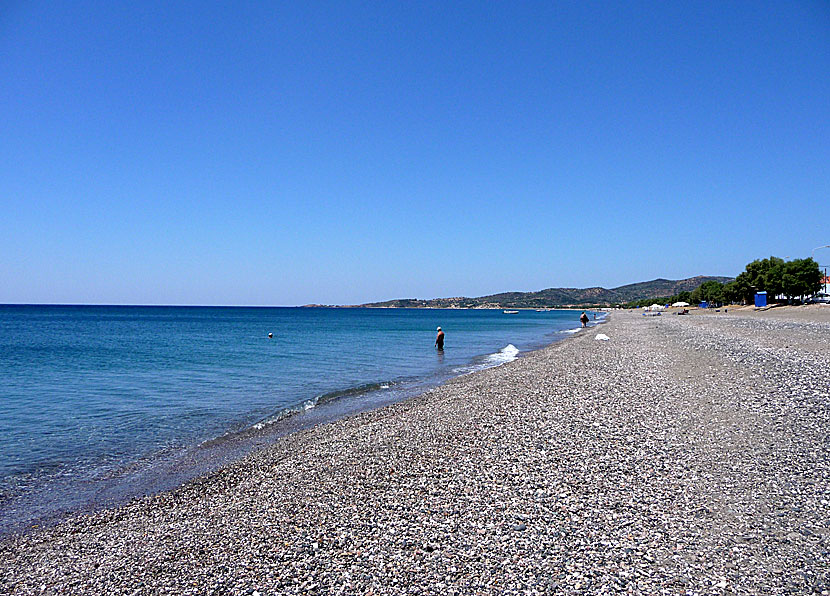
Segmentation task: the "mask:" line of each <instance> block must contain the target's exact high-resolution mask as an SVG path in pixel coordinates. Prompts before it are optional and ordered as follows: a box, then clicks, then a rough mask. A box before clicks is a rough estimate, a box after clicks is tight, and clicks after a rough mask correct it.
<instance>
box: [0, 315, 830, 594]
mask: <svg viewBox="0 0 830 596" xmlns="http://www.w3.org/2000/svg"><path fill="white" fill-rule="evenodd" d="M609 318H610V321H609V322H608V323H606V324H605V326H604V327H603V329H602V331H603V333H605V334H607V335H608V336H610V338H611V339H610V341H607V342H600V341H595V340H594V336H595V335H596V333H595V332H594V330H591V329H589V330H587V331H583V332H580V333H577V334H574V336H573V337H570V338H567V340H566V341H559V342H556V343H554V344H552V345H550V346H548V347H546V348H542V349H540V350H538V351H535V352H532V353H529V354H527V355H525V356H524V357H523V358H520V359H517V360H515V361H513V362H509V363H507V364H504V365H502V366H499V367H495V368H490V369H486V370H483V371H478V372H476V373H473V374H469V375H465V376H461V377H456V378H455V379H452V380H450V381H448V382H447V383H445V384H444V385H441V386H440V387H437V388H435V389H432V390H430V391H428V392H426V393H424V394H422V395H420V396H417V397H414V398H411V399H409V400H406V401H403V402H399V403H396V404H393V405H390V406H386V407H384V408H382V409H379V410H373V411H369V412H364V413H360V414H357V415H354V416H351V417H348V418H344V419H340V420H337V421H334V422H331V423H328V424H325V425H322V426H317V427H314V428H311V429H307V430H301V431H299V432H297V433H294V434H292V435H289V436H288V437H285V438H283V439H281V440H280V441H279V442H277V443H276V444H274V445H272V446H269V447H265V448H264V449H262V450H260V451H257V452H255V453H252V454H249V455H248V456H245V457H244V458H242V459H241V460H239V461H238V462H236V463H234V464H231V465H229V466H226V467H224V468H222V469H220V470H219V471H217V472H215V473H213V474H210V475H208V476H206V477H203V478H200V479H197V480H194V481H191V482H189V483H187V484H185V485H184V486H182V487H180V488H178V489H176V490H174V491H171V492H167V493H162V494H159V495H155V496H151V497H146V498H141V499H136V500H134V501H133V502H131V503H129V504H127V505H126V506H124V507H120V508H117V509H111V510H105V511H101V512H97V513H94V514H92V515H88V516H77V517H74V518H71V519H69V520H67V521H66V522H64V523H62V524H60V525H58V526H55V527H52V528H47V529H45V530H41V531H35V532H32V533H30V534H27V535H24V536H19V537H7V538H6V539H3V540H2V541H1V542H0V553H2V559H3V561H2V563H0V578H2V580H1V581H2V583H0V585H2V587H3V588H4V590H5V591H6V592H8V593H10V594H28V593H75V594H77V593H101V592H102V591H103V592H107V593H193V594H197V593H198V594H201V593H233V594H236V593H239V594H244V593H253V591H259V592H260V593H261V594H270V593H320V594H323V593H338V592H339V593H345V594H352V593H360V594H365V593H374V594H409V593H419V594H438V593H459V594H466V593H493V594H495V593H534V592H535V593H594V592H601V591H602V590H609V589H614V590H618V589H622V590H624V591H627V592H629V593H643V594H646V593H656V592H664V593H678V594H680V593H693V594H696V593H713V592H714V593H725V592H726V591H727V590H729V591H732V592H736V593H773V592H776V591H783V590H788V589H797V591H801V592H807V591H813V590H816V589H818V591H819V592H820V591H821V589H826V588H827V587H828V583H829V582H830V578H828V577H827V575H828V572H827V570H828V569H830V566H829V565H828V562H830V559H828V554H827V542H826V540H825V532H826V531H827V530H826V526H825V525H824V520H826V518H827V511H828V507H827V502H826V500H825V501H822V499H821V495H822V494H826V492H827V489H828V486H827V484H828V477H830V476H829V475H828V462H827V457H826V453H824V452H823V451H822V450H821V447H820V446H821V445H823V444H824V443H823V441H824V440H825V439H826V433H825V431H824V429H825V428H826V423H827V422H828V421H827V419H826V418H827V414H826V410H827V408H826V405H827V394H826V390H825V391H824V392H822V389H821V387H825V389H826V387H827V386H828V385H822V383H824V382H825V381H827V376H828V372H827V370H828V367H827V366H826V365H827V350H826V347H827V342H828V337H830V330H829V329H828V326H827V325H826V324H825V323H821V322H819V323H814V322H810V323H803V324H794V323H793V322H792V321H790V320H787V321H779V320H776V319H774V318H769V317H767V318H755V317H742V316H738V315H737V314H736V315H734V316H733V315H732V313H731V312H730V313H729V314H726V315H724V316H721V317H714V316H713V317H676V316H663V317H654V318H651V317H642V316H638V315H636V314H635V313H627V312H615V313H612V314H611V316H610V317H609ZM785 335H786V336H789V337H791V338H792V341H791V342H790V344H791V345H789V346H781V345H779V344H778V343H777V342H779V340H780V338H781V337H782V336H785ZM822 348H823V350H822ZM736 398H737V399H736ZM784 414H786V415H784ZM816 445H818V446H819V448H817V447H816ZM41 588H43V590H42V591H41Z"/></svg>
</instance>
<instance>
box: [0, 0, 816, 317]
mask: <svg viewBox="0 0 830 596" xmlns="http://www.w3.org/2000/svg"><path fill="white" fill-rule="evenodd" d="M828 164H830V5H828V4H827V3H826V2H821V1H816V2H781V3H764V2H738V3H720V2H718V3H704V2H689V3H674V2H668V3H665V2H624V3H592V2H588V3H586V2H572V3H563V2H539V3H519V4H518V5H514V3H481V2H470V3H450V2H435V3H376V2H367V3H346V2H337V3H334V2H332V3H316V2H309V3H305V2H292V3H289V2H286V3H278V2H273V3H267V2H266V3H244V2H228V3H205V2H192V3H190V2H173V3H170V2H158V3H153V2H139V3H115V2H81V1H78V2H65V3H52V2H43V3H36V2H11V3H9V2H5V3H3V4H2V5H0V213H2V214H3V216H2V217H1V218H0V302H5V303H21V302H23V303H108V304H263V305H292V304H304V303H310V302H319V303H355V302H363V301H370V300H382V299H388V298H398V297H419V298H431V297H436V296H456V295H468V296H475V295H482V294H487V293H492V292H499V291H509V290H538V289H542V288H547V287H556V286H571V287H573V286H576V287H585V286H594V285H601V286H605V287H613V286H617V285H621V284H625V283H631V282H637V281H643V280H648V279H653V278H655V277H668V278H683V277H688V276H692V275H699V274H705V275H735V274H737V273H738V272H740V271H741V270H742V269H743V266H744V265H745V264H746V263H747V262H748V261H750V260H752V259H754V258H759V257H765V256H769V255H771V254H773V255H776V256H781V257H791V258H797V257H805V256H810V252H811V250H812V249H813V248H814V247H816V246H819V245H823V244H830V165H828ZM824 252H825V253H830V251H824ZM817 256H822V253H821V252H819V253H817ZM820 260H821V262H822V264H824V263H825V262H827V264H830V254H827V255H826V256H824V257H823V258H822V259H820Z"/></svg>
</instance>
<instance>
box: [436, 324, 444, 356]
mask: <svg viewBox="0 0 830 596" xmlns="http://www.w3.org/2000/svg"><path fill="white" fill-rule="evenodd" d="M435 347H436V348H438V351H439V352H443V351H444V332H443V331H441V328H440V327H439V328H438V335H437V336H436V337H435Z"/></svg>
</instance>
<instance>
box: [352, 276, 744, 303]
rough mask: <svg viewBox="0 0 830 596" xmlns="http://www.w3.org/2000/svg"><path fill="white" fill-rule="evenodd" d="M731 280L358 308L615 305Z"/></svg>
mask: <svg viewBox="0 0 830 596" xmlns="http://www.w3.org/2000/svg"><path fill="white" fill-rule="evenodd" d="M731 280H732V278H731V277H713V276H705V275H698V276H697V277H690V278H688V279H677V280H673V279H654V280H652V281H643V282H640V283H636V284H628V285H625V286H620V287H618V288H613V289H610V290H608V289H606V288H548V289H547V290H540V291H538V292H504V293H501V294H491V295H489V296H480V297H478V298H466V297H456V298H433V299H431V300H419V299H417V298H401V299H397V300H387V301H385V302H370V303H368V304H360V305H357V306H363V307H370V308H551V307H554V306H586V305H613V304H622V303H624V302H630V301H632V300H643V299H646V298H661V297H665V296H673V295H675V294H678V293H680V292H691V291H692V290H694V289H696V288H697V287H698V286H700V285H701V284H702V283H703V282H706V281H718V282H721V283H725V282H728V281H731Z"/></svg>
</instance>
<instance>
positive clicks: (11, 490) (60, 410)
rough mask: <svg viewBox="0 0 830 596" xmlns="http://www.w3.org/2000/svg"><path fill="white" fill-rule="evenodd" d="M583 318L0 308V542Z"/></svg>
mask: <svg viewBox="0 0 830 596" xmlns="http://www.w3.org/2000/svg"><path fill="white" fill-rule="evenodd" d="M578 316H579V312H574V311H548V312H536V311H520V313H519V314H513V315H505V314H504V313H503V312H502V311H500V310H499V311H493V310H418V309H325V308H319V309H318V308H214V307H118V306H112V307H107V306H90V307H85V306H0V405H2V410H0V454H2V457H0V532H2V531H9V530H10V529H20V527H21V526H22V525H26V524H31V523H33V522H35V521H43V520H45V519H47V518H49V517H50V516H54V515H56V514H59V513H61V512H65V511H72V510H77V509H80V508H84V507H89V506H92V505H96V504H98V505H99V504H102V503H109V502H111V501H116V500H118V499H119V498H125V497H129V496H133V495H135V494H141V493H143V492H148V491H152V490H159V489H163V488H169V487H170V486H171V485H173V484H175V483H177V482H180V481H181V480H183V479H186V478H188V477H190V476H192V475H195V474H197V473H203V472H204V471H206V470H209V469H210V468H211V467H212V466H213V467H215V466H216V465H219V464H221V463H223V462H225V461H227V460H228V458H230V457H235V456H238V455H239V454H240V453H241V452H244V451H245V450H247V449H250V448H251V447H252V446H256V445H259V444H262V443H263V442H267V441H268V440H271V439H272V438H273V437H274V436H279V434H280V433H282V434H285V432H290V431H291V430H294V429H296V428H301V427H303V426H308V425H311V424H315V423H317V422H320V421H325V420H329V419H332V418H336V417H338V416H342V415H344V414H348V413H351V412H354V411H359V410H365V409H369V408H372V407H377V406H379V405H383V404H385V403H390V402H393V401H397V400H400V399H403V398H405V397H407V396H409V395H412V394H414V393H417V392H419V391H422V390H423V389H424V388H426V387H428V386H431V385H434V384H437V383H440V382H441V381H443V380H446V379H447V378H450V377H453V376H457V375H459V374H463V373H465V372H470V371H472V370H475V369H477V368H482V367H486V366H493V365H497V364H499V363H503V362H506V361H508V360H511V359H513V358H515V357H516V355H517V354H518V353H520V352H522V351H526V350H530V349H533V348H537V347H540V346H542V345H544V344H547V343H550V342H551V341H555V340H556V339H559V338H563V337H566V336H567V335H566V333H567V330H572V329H575V328H577V327H579V323H578V320H577V318H578ZM438 325H440V326H442V327H443V329H444V330H445V332H446V334H447V335H446V347H445V351H444V353H443V354H440V353H437V352H436V350H435V349H434V347H433V342H434V338H435V331H436V327H437V326H438ZM269 332H270V333H273V339H269V338H268V333H269ZM293 413H297V414H296V415H291V414H293Z"/></svg>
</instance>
